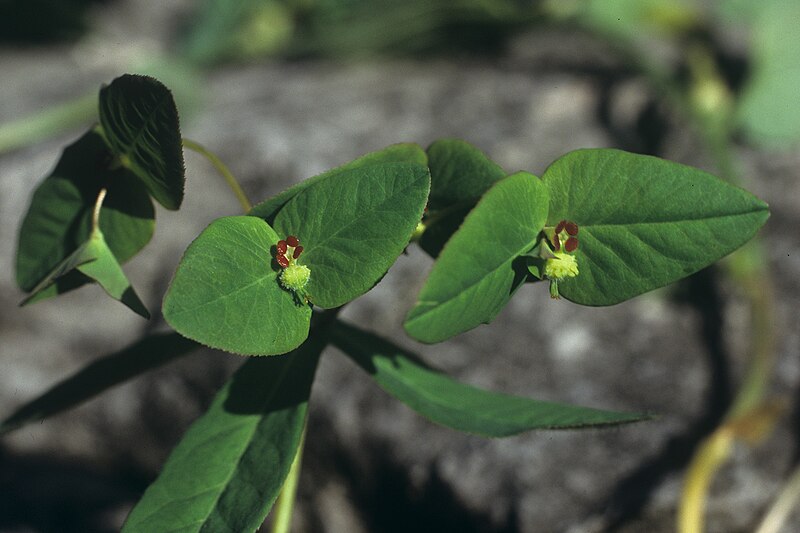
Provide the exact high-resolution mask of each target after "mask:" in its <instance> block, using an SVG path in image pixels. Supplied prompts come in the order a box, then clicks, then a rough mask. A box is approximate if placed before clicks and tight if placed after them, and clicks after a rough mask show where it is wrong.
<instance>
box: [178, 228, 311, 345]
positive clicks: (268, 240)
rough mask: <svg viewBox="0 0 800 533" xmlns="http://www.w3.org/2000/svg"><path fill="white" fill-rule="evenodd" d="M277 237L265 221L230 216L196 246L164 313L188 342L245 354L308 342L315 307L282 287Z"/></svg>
mask: <svg viewBox="0 0 800 533" xmlns="http://www.w3.org/2000/svg"><path fill="white" fill-rule="evenodd" d="M277 242H278V235H277V234H276V233H275V231H274V230H273V229H272V228H271V227H270V226H269V225H268V224H267V223H266V222H264V221H263V220H261V219H259V218H256V217H250V216H236V217H225V218H220V219H217V220H215V221H214V222H212V223H211V225H209V226H208V227H207V228H206V229H205V230H204V231H203V232H202V233H201V234H200V236H198V237H197V239H195V240H194V242H192V244H191V245H189V248H188V249H187V250H186V253H184V255H183V259H181V262H180V264H179V265H178V269H177V271H176V272H175V276H174V277H173V279H172V283H171V284H170V287H169V290H168V291H167V295H166V296H165V298H164V305H163V312H164V318H165V319H166V320H167V322H168V323H169V324H170V325H171V326H172V327H173V328H174V329H175V330H176V331H177V332H178V333H180V334H181V335H184V336H186V337H189V338H190V339H193V340H196V341H197V342H200V343H202V344H205V345H207V346H211V347H212V348H219V349H220V350H225V351H227V352H233V353H237V354H242V355H272V354H279V353H285V352H288V351H290V350H292V349H294V348H296V347H297V346H299V345H300V343H302V342H303V341H304V340H305V339H306V337H308V327H309V321H310V320H311V307H310V306H308V305H300V304H298V303H297V302H296V301H295V297H294V295H293V294H292V293H290V292H289V291H287V290H285V289H283V288H282V287H281V286H280V283H279V281H278V274H279V271H280V268H279V267H278V265H277V264H276V263H275V260H274V258H273V253H272V248H274V246H275V244H277Z"/></svg>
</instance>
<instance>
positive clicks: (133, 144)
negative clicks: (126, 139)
mask: <svg viewBox="0 0 800 533" xmlns="http://www.w3.org/2000/svg"><path fill="white" fill-rule="evenodd" d="M167 101H168V99H167V98H166V97H165V96H162V98H159V100H158V101H157V102H156V105H154V106H153V107H152V108H151V109H150V112H149V113H147V115H145V117H144V121H143V123H142V127H141V128H139V130H138V131H136V132H135V133H134V136H133V139H131V141H130V144H129V145H128V147H127V148H126V149H125V150H123V155H125V156H126V157H127V158H128V159H129V160H130V161H131V163H134V164H135V165H136V166H137V167H139V168H141V167H140V166H139V164H138V162H135V161H134V160H133V158H132V157H131V156H132V155H133V151H134V148H135V147H136V146H137V145H138V144H139V139H141V137H142V134H143V133H144V132H145V131H146V130H147V128H148V127H149V126H150V123H151V122H152V121H154V118H155V116H156V114H157V113H158V112H159V111H160V110H161V107H162V106H163V105H164V104H165V103H166V102H167ZM123 146H124V145H123ZM142 170H145V169H142ZM148 175H149V173H148ZM151 177H152V176H151ZM158 178H160V176H158ZM159 181H161V180H160V179H159Z"/></svg>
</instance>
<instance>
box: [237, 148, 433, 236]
mask: <svg viewBox="0 0 800 533" xmlns="http://www.w3.org/2000/svg"><path fill="white" fill-rule="evenodd" d="M378 163H413V164H417V165H427V163H428V158H427V156H426V155H425V152H424V151H422V148H420V146H419V145H417V144H413V143H400V144H393V145H391V146H387V147H386V148H384V149H382V150H378V151H376V152H370V153H368V154H366V155H363V156H361V157H359V158H358V159H354V160H353V161H350V162H349V163H346V164H344V165H342V166H339V167H336V168H333V169H331V170H328V171H326V172H323V173H322V174H319V175H317V176H314V177H313V178H309V179H307V180H305V181H302V182H300V183H298V184H297V185H294V186H292V187H290V188H288V189H286V190H285V191H283V192H282V193H280V194H277V195H276V196H273V197H272V198H269V199H267V200H264V201H263V202H261V203H260V204H258V205H256V206H254V207H253V209H251V210H250V212H249V213H248V215H251V216H254V217H260V218H263V219H264V220H266V221H267V222H269V223H270V224H272V222H273V221H274V220H275V215H277V214H278V211H280V210H281V208H282V207H283V206H284V205H286V203H287V202H288V201H289V200H291V199H292V198H294V197H295V196H296V195H297V194H298V193H300V191H303V190H305V189H307V188H308V187H310V186H312V185H314V184H316V183H318V182H320V181H322V180H327V179H337V176H338V175H339V174H341V173H343V172H347V171H350V170H353V169H356V168H361V167H365V166H369V165H375V164H378Z"/></svg>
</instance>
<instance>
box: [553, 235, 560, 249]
mask: <svg viewBox="0 0 800 533" xmlns="http://www.w3.org/2000/svg"><path fill="white" fill-rule="evenodd" d="M553 249H554V250H555V251H556V252H557V251H559V250H560V249H561V241H560V240H559V239H558V233H556V234H555V235H553Z"/></svg>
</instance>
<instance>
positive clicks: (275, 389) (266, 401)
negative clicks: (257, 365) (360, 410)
mask: <svg viewBox="0 0 800 533" xmlns="http://www.w3.org/2000/svg"><path fill="white" fill-rule="evenodd" d="M301 355H303V356H304V355H305V353H304V352H302V351H296V352H294V354H293V357H291V358H290V359H289V360H288V361H287V362H286V364H285V365H284V366H283V369H282V370H281V372H280V373H279V375H278V377H277V378H276V379H275V381H273V384H276V385H277V386H273V387H270V394H269V395H268V396H267V397H266V398H264V401H263V402H260V404H259V410H260V411H261V413H260V414H259V415H258V420H256V421H255V423H254V424H253V428H252V431H251V432H250V436H249V437H248V439H247V444H246V445H245V447H244V448H243V449H242V453H241V454H239V458H238V460H237V461H236V465H235V466H234V468H231V470H230V473H229V475H228V476H226V478H225V480H224V481H223V483H221V485H220V486H221V487H222V490H220V491H219V494H218V495H217V498H216V499H215V500H214V502H213V504H212V505H210V506H209V510H208V514H207V515H206V517H205V521H207V520H208V518H209V517H210V516H211V513H212V512H214V509H216V508H218V507H219V501H220V499H221V498H222V496H223V494H224V493H225V491H226V489H227V487H228V486H229V485H230V482H231V479H233V478H234V476H235V475H236V473H237V472H238V471H239V469H240V465H241V463H242V460H243V459H244V457H245V456H246V455H247V452H248V451H249V450H250V449H251V448H252V445H253V436H254V435H256V434H257V433H258V430H259V428H260V426H261V424H263V423H264V420H265V418H266V417H265V415H264V412H263V411H264V409H265V408H266V407H267V406H268V405H270V404H271V403H272V401H273V400H274V399H275V397H276V396H277V394H278V393H279V392H281V389H282V385H283V382H284V380H285V379H286V375H287V374H288V373H289V370H290V369H291V368H292V365H295V364H297V360H298V358H299V357H300V356H301ZM295 453H296V452H295Z"/></svg>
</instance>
